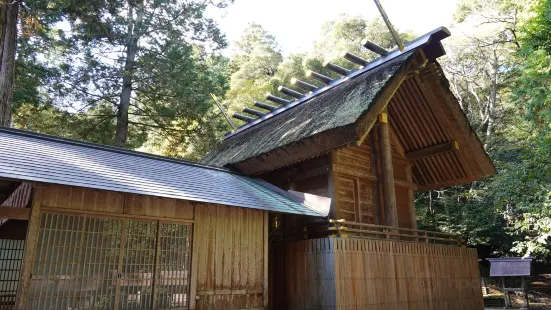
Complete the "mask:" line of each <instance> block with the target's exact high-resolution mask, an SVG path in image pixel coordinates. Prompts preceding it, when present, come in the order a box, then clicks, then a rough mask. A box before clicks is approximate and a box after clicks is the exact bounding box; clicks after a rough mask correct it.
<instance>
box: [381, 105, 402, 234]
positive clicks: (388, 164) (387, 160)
mask: <svg viewBox="0 0 551 310" xmlns="http://www.w3.org/2000/svg"><path fill="white" fill-rule="evenodd" d="M379 154H380V156H379V158H380V160H381V183H382V187H383V200H384V203H383V206H384V211H385V225H387V226H393V227H398V210H397V207H396V190H395V188H394V169H393V167H392V147H391V145H390V128H389V125H388V115H387V113H386V111H385V112H383V113H381V114H380V115H379Z"/></svg>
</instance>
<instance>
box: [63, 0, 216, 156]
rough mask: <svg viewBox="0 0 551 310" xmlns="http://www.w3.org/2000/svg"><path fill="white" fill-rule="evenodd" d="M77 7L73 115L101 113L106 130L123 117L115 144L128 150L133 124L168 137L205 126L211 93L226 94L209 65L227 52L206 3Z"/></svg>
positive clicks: (71, 55) (133, 0)
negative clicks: (218, 54)
mask: <svg viewBox="0 0 551 310" xmlns="http://www.w3.org/2000/svg"><path fill="white" fill-rule="evenodd" d="M218 5H219V6H222V5H225V3H219V4H218ZM74 6H75V8H74V9H72V10H71V12H72V13H74V14H73V15H70V16H69V18H68V19H69V21H70V24H71V30H70V33H69V34H70V35H68V36H67V40H66V41H67V44H68V46H69V48H68V49H67V50H66V53H65V56H66V57H67V60H68V61H67V64H66V65H65V66H64V70H65V74H64V76H63V79H64V83H66V85H68V86H69V90H68V91H67V92H66V99H65V102H67V101H71V102H72V105H71V107H70V110H75V111H89V110H93V111H95V114H93V113H92V114H90V113H89V114H90V115H91V116H93V117H95V118H96V122H97V123H98V124H101V123H105V122H109V121H111V120H112V119H113V118H116V129H115V137H114V140H113V143H114V144H115V145H117V146H121V147H124V146H127V145H126V144H127V140H128V133H129V125H135V126H136V127H137V128H141V129H139V130H140V131H141V132H142V133H143V132H144V131H146V128H147V129H156V130H160V131H161V132H162V133H163V134H165V135H166V136H167V137H168V136H170V134H171V133H173V132H175V131H183V132H187V131H189V130H195V129H196V128H197V126H199V125H200V124H199V125H198V124H197V122H199V121H200V117H201V115H204V114H205V113H206V111H207V110H208V108H209V106H211V105H210V102H209V101H208V94H209V92H214V93H221V92H223V86H221V85H220V83H219V81H218V80H217V78H216V77H214V78H213V77H211V76H209V74H208V73H209V70H207V67H206V63H205V60H206V59H207V58H209V55H211V54H212V53H213V52H215V51H217V50H219V49H221V48H223V47H225V46H226V42H225V39H224V36H223V35H222V34H221V33H220V31H219V29H218V28H217V26H216V25H215V23H214V22H213V21H212V20H210V19H208V18H206V17H204V15H203V13H204V11H205V9H206V4H205V2H203V1H183V0H155V1H144V0H128V1H107V0H102V1H87V0H84V2H83V3H80V4H79V1H76V2H75V5H74ZM79 8H80V10H79ZM181 120H192V123H190V122H180V121H181ZM202 121H203V122H204V120H202Z"/></svg>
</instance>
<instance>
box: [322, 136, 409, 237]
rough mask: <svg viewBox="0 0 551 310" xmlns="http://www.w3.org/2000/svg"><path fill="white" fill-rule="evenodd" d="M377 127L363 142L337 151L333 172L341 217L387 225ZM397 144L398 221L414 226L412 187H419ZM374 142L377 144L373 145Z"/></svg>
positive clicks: (401, 224)
mask: <svg viewBox="0 0 551 310" xmlns="http://www.w3.org/2000/svg"><path fill="white" fill-rule="evenodd" d="M376 133H377V128H374V129H372V133H370V134H369V136H368V137H367V138H366V139H365V140H364V142H363V143H362V144H361V145H349V146H345V147H343V148H340V149H338V150H335V151H334V152H333V156H332V172H333V180H334V182H333V183H334V187H335V191H334V198H335V205H336V208H337V212H336V213H335V214H336V215H337V219H345V220H347V221H354V222H358V223H366V224H384V221H382V220H381V219H384V210H382V209H383V208H382V207H381V206H382V192H381V187H380V186H379V184H380V182H379V174H380V173H379V171H380V167H379V161H378V160H377V156H376V147H377V144H378V143H377V139H378V138H377V134H376ZM392 142H393V144H392V146H393V154H392V156H393V171H394V178H395V184H396V185H395V190H396V202H397V208H398V223H399V226H400V227H405V228H411V227H412V225H411V221H410V215H409V214H410V211H409V208H410V206H413V205H414V202H413V201H411V202H410V201H409V200H410V197H409V195H408V190H409V189H412V188H415V184H413V183H411V182H409V181H408V180H406V179H407V177H406V165H408V164H409V162H408V160H407V159H406V158H405V157H404V156H402V155H401V154H400V152H399V151H398V148H399V147H398V146H396V142H395V141H392ZM371 144H372V145H373V146H374V147H373V148H372V147H371Z"/></svg>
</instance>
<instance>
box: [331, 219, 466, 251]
mask: <svg viewBox="0 0 551 310" xmlns="http://www.w3.org/2000/svg"><path fill="white" fill-rule="evenodd" d="M329 223H330V226H329V230H330V231H335V232H336V234H337V235H340V236H343V237H355V238H378V239H394V240H400V241H411V242H426V243H440V244H457V245H461V244H462V243H463V241H462V240H461V238H460V236H459V235H455V234H449V233H442V232H435V231H428V230H418V229H410V228H402V227H391V226H384V225H375V224H364V223H357V222H351V221H346V220H329Z"/></svg>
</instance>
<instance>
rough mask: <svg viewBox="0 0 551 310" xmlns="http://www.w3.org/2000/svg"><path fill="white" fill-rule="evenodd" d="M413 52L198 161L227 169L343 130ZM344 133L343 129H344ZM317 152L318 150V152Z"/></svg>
mask: <svg viewBox="0 0 551 310" xmlns="http://www.w3.org/2000/svg"><path fill="white" fill-rule="evenodd" d="M414 53H415V52H409V53H405V54H403V55H401V56H399V57H396V58H395V59H393V60H391V61H388V62H386V63H384V64H382V65H380V66H378V67H375V68H373V69H371V70H369V71H366V72H365V73H362V74H361V75H358V76H355V77H353V78H351V79H350V80H348V81H346V82H344V83H342V84H340V85H338V86H336V87H334V88H331V89H329V90H327V91H325V92H322V93H321V94H319V95H318V96H315V97H314V98H312V99H310V100H308V101H306V102H303V103H301V104H298V105H296V106H294V107H292V108H290V109H288V110H286V111H284V112H282V113H280V114H278V115H276V116H274V117H272V118H269V119H267V120H264V121H263V122H261V123H258V124H256V125H254V126H252V127H251V128H248V129H246V130H244V131H242V132H240V133H237V134H235V135H233V136H231V137H228V138H226V139H225V140H224V141H222V142H221V143H220V144H219V145H218V146H217V147H216V148H214V149H213V150H212V151H211V152H209V153H208V154H207V155H206V156H205V157H204V158H203V159H202V160H201V162H203V163H206V164H210V165H215V166H220V167H222V166H228V165H232V164H235V163H239V162H242V161H244V160H247V159H249V158H252V157H256V156H259V155H262V154H266V153H268V152H270V151H273V150H275V149H278V148H281V147H284V146H287V145H290V144H293V143H298V142H300V141H302V140H305V139H307V138H310V137H313V136H315V135H319V134H322V133H326V132H329V131H333V130H339V131H343V129H345V127H351V125H353V124H354V123H355V122H356V121H357V120H358V119H359V118H360V116H362V115H364V113H366V112H367V111H368V110H369V109H370V107H372V106H373V103H374V102H375V101H376V99H377V97H378V95H379V94H380V93H382V92H383V90H384V89H385V87H386V86H387V85H388V84H390V82H391V81H392V78H393V77H395V76H397V74H398V73H399V72H401V71H402V70H405V68H406V67H407V66H408V64H409V63H410V62H411V61H412V59H413V55H414ZM344 131H346V130H344ZM339 137H342V139H340V138H339V139H336V140H335V139H332V142H331V144H334V145H325V146H324V148H328V147H333V148H334V147H337V146H340V145H343V144H347V143H350V142H354V141H356V140H357V137H356V135H355V134H353V135H339ZM320 151H321V150H320Z"/></svg>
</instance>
